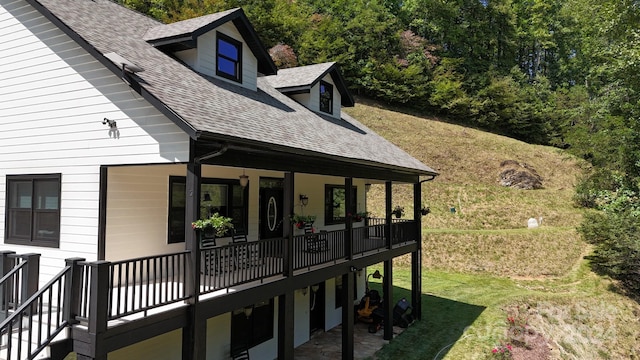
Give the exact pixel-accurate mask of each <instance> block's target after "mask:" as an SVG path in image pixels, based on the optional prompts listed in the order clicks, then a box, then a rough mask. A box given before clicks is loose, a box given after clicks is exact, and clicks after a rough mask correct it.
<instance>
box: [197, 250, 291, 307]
mask: <svg viewBox="0 0 640 360" xmlns="http://www.w3.org/2000/svg"><path fill="white" fill-rule="evenodd" d="M283 253H284V239H269V240H261V241H250V242H243V243H237V244H229V245H225V246H219V247H214V248H209V249H202V250H201V252H200V262H201V274H202V275H201V276H200V285H201V293H202V294H206V293H209V292H213V291H217V290H221V289H228V288H230V287H231V286H235V285H240V284H244V283H248V282H252V281H264V280H265V279H266V278H268V277H272V276H277V275H282V273H283V266H284V265H283Z"/></svg>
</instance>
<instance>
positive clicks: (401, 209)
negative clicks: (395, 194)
mask: <svg viewBox="0 0 640 360" xmlns="http://www.w3.org/2000/svg"><path fill="white" fill-rule="evenodd" d="M391 213H393V215H394V216H395V217H396V218H398V219H399V218H401V217H402V215H404V207H402V206H400V205H396V207H394V208H393V211H392V212H391Z"/></svg>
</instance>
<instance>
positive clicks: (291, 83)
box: [266, 62, 335, 89]
mask: <svg viewBox="0 0 640 360" xmlns="http://www.w3.org/2000/svg"><path fill="white" fill-rule="evenodd" d="M334 65H335V63H334V62H326V63H322V64H314V65H307V66H298V67H294V68H288V69H280V70H278V74H277V75H271V76H267V77H266V79H267V80H268V81H269V84H270V85H271V86H273V87H274V88H276V89H282V88H288V87H298V86H311V85H313V84H314V83H315V82H316V81H318V79H319V78H320V77H322V76H324V75H325V74H326V73H327V72H328V71H329V70H331V68H332V67H333V66H334Z"/></svg>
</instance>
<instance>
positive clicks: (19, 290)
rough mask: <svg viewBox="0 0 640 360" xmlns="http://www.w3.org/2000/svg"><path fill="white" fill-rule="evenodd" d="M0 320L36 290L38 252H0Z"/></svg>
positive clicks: (38, 265) (38, 264)
mask: <svg viewBox="0 0 640 360" xmlns="http://www.w3.org/2000/svg"><path fill="white" fill-rule="evenodd" d="M0 271H1V273H0V321H2V320H4V319H6V318H7V317H9V315H10V314H11V313H12V312H14V311H15V310H16V309H17V308H18V307H19V306H20V305H21V304H23V303H24V302H25V301H27V299H29V298H30V297H31V295H33V294H34V293H35V292H36V291H37V290H38V280H39V272H40V254H24V255H17V254H16V253H15V252H13V251H3V252H1V253H0Z"/></svg>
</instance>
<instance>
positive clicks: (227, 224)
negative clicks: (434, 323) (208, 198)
mask: <svg viewBox="0 0 640 360" xmlns="http://www.w3.org/2000/svg"><path fill="white" fill-rule="evenodd" d="M231 221H232V219H231V218H230V217H226V216H222V215H220V214H218V213H213V215H211V217H210V218H206V219H200V220H196V221H194V222H192V223H191V227H192V228H193V229H194V230H201V231H207V230H212V231H213V233H214V235H215V236H216V237H222V236H225V235H226V234H227V233H228V232H229V230H231V229H233V224H232V223H231Z"/></svg>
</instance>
